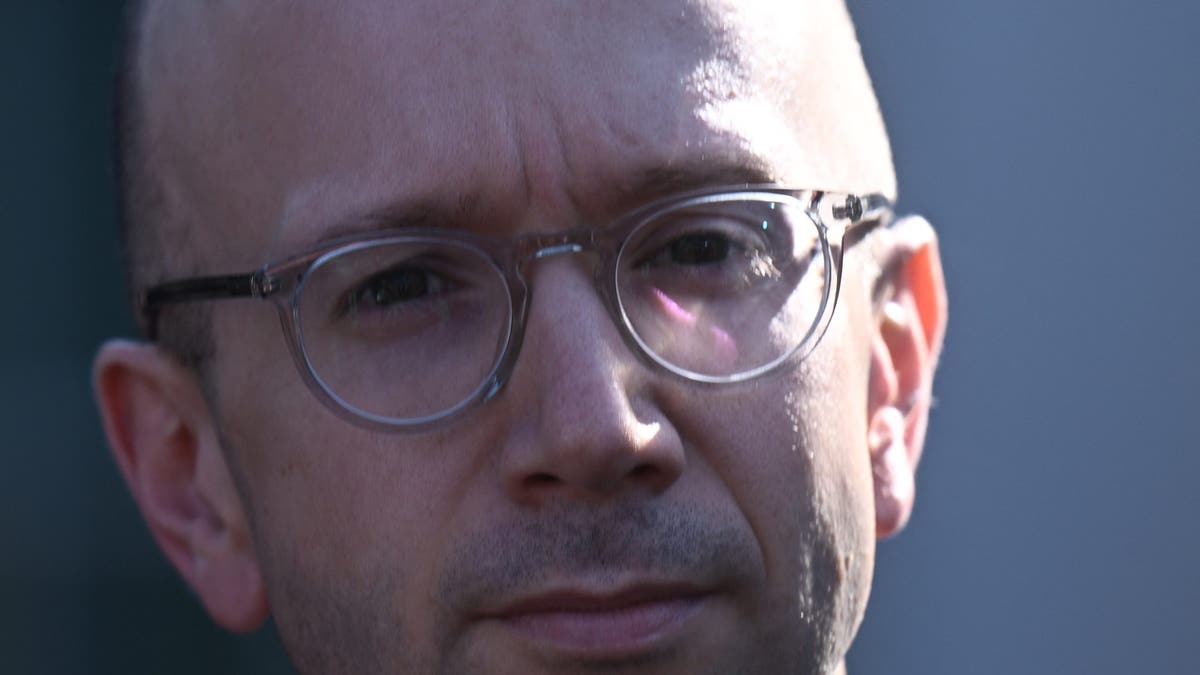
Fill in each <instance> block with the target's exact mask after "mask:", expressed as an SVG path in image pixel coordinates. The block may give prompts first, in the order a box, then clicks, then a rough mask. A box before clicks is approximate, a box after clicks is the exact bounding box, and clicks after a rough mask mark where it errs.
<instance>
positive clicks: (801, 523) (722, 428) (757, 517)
mask: <svg viewBox="0 0 1200 675" xmlns="http://www.w3.org/2000/svg"><path fill="white" fill-rule="evenodd" d="M829 351H830V350H827V351H826V355H825V358H824V359H821V358H812V359H810V360H808V361H806V362H805V363H804V364H802V366H801V367H800V368H798V369H797V370H796V371H794V372H792V373H789V374H786V375H783V376H776V377H772V378H768V379H766V380H763V381H760V382H759V383H757V384H755V385H754V386H752V387H747V388H745V389H742V390H739V391H730V392H727V393H726V392H722V391H720V390H715V389H711V390H705V391H704V392H703V393H702V394H698V395H697V398H690V399H689V400H688V401H687V403H686V406H687V408H688V409H689V410H691V414H690V415H688V414H687V413H686V412H685V410H684V408H683V406H682V405H681V406H680V408H678V409H677V410H676V412H675V415H674V416H673V417H674V419H675V420H680V421H682V422H681V423H682V424H683V425H684V426H685V427H686V426H687V425H688V424H691V425H692V426H691V428H690V429H687V428H685V429H682V430H681V433H683V434H684V435H685V436H686V437H688V438H689V439H690V442H691V444H692V445H693V446H695V447H696V455H697V460H698V461H703V462H707V463H709V464H711V465H712V473H713V474H714V475H715V476H716V477H717V479H718V480H720V481H722V482H723V484H724V485H723V486H722V487H723V488H724V489H725V490H726V491H727V493H728V494H730V495H731V496H732V499H733V500H734V501H735V502H736V503H737V506H738V508H739V509H740V510H741V512H742V513H743V514H744V516H745V518H746V520H747V522H748V523H749V524H750V527H751V529H752V530H753V532H754V535H755V537H756V539H757V541H758V543H759V546H760V548H761V550H762V556H763V559H764V561H765V566H766V584H767V587H766V588H765V593H766V597H765V599H764V600H765V602H766V603H767V605H768V606H769V608H770V609H769V610H768V611H767V614H768V615H769V616H773V617H776V619H777V620H778V621H777V623H778V624H779V625H785V626H791V627H792V631H793V638H792V639H793V640H794V639H795V637H794V635H795V634H800V635H803V636H807V640H806V641H805V642H806V644H807V645H809V646H811V648H812V649H813V650H814V651H815V653H813V654H812V658H813V659H815V662H831V660H832V661H836V660H837V659H840V658H841V654H842V653H844V651H845V649H846V648H848V646H849V642H850V638H851V637H852V636H853V633H854V631H855V630H856V628H857V625H858V622H859V620H860V618H861V616H862V612H863V609H864V607H865V602H866V597H867V591H868V588H869V585H870V574H871V567H872V564H873V555H874V510H873V490H872V483H871V472H870V464H869V462H868V454H867V450H866V443H865V438H866V425H865V421H864V418H865V414H864V412H863V411H865V409H866V401H865V379H864V378H865V374H864V373H861V372H860V371H861V370H862V369H861V367H859V366H856V365H854V364H855V362H854V361H853V360H851V359H848V358H843V357H842V356H841V355H839V354H836V353H833V354H830V353H829ZM814 356H816V355H814ZM699 396H703V399H701V398H699ZM696 411H704V414H703V415H701V414H697V412H696Z"/></svg>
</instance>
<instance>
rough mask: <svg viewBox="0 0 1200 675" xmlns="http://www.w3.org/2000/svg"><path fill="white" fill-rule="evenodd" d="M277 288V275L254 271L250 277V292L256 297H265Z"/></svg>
mask: <svg viewBox="0 0 1200 675" xmlns="http://www.w3.org/2000/svg"><path fill="white" fill-rule="evenodd" d="M278 290H279V277H271V276H267V274H266V272H262V271H259V272H255V273H254V276H252V277H250V294H251V295H253V296H254V297H256V298H265V297H267V296H268V295H270V294H272V293H274V292H275V291H278Z"/></svg>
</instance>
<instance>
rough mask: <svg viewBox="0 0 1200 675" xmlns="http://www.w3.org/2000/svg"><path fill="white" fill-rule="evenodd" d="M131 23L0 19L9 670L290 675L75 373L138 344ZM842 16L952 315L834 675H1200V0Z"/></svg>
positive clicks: (73, 11)
mask: <svg viewBox="0 0 1200 675" xmlns="http://www.w3.org/2000/svg"><path fill="white" fill-rule="evenodd" d="M120 4H121V3H120V2H117V1H116V0H110V1H108V2H100V1H92V2H82V1H72V2H68V1H66V0H44V1H42V2H38V3H34V2H8V3H4V6H3V10H2V12H3V13H2V15H0V16H2V17H3V21H2V22H0V26H2V28H0V30H2V31H3V39H2V40H0V49H2V50H3V60H2V61H0V63H2V64H3V69H4V71H3V73H4V78H3V82H4V88H5V91H6V92H7V94H6V95H5V97H4V100H5V104H4V105H3V107H2V109H0V115H2V116H3V117H2V118H0V129H2V130H3V133H4V136H5V142H4V146H5V153H4V157H3V160H2V161H0V167H2V169H0V170H2V171H3V181H0V217H3V222H4V225H5V230H4V237H3V239H0V242H3V244H2V245H3V249H2V250H3V252H4V254H5V255H4V257H3V265H2V266H0V269H2V270H3V272H2V274H3V277H2V280H3V282H4V286H3V287H4V288H5V289H6V290H7V292H8V295H7V299H6V300H5V302H4V306H6V307H7V308H8V310H6V311H4V312H3V316H4V330H3V331H0V368H2V372H3V380H2V381H3V383H4V385H5V386H4V389H3V391H0V427H2V428H3V430H4V431H5V434H6V437H7V439H8V440H7V442H6V443H5V448H4V452H5V455H6V461H4V462H3V465H2V468H0V500H2V501H0V547H2V548H0V672H3V673H17V674H22V673H51V674H60V673H62V674H72V673H170V674H183V675H187V674H191V673H197V674H198V673H205V674H211V673H230V674H238V673H246V674H249V673H260V674H267V673H286V672H288V669H287V666H286V664H285V662H284V660H283V658H282V656H281V655H280V653H279V651H278V645H277V643H276V641H275V638H274V636H273V635H272V633H271V632H270V630H265V631H263V632H262V633H260V634H259V635H256V636H253V637H250V638H235V637H230V636H226V635H224V634H222V633H221V632H220V631H218V630H217V629H215V628H213V627H211V626H210V624H209V623H208V620H207V618H205V616H204V615H203V613H202V611H201V610H200V609H199V607H198V605H197V604H196V603H195V602H194V601H193V600H192V599H191V597H190V595H189V593H188V592H187V590H186V589H185V588H184V586H183V584H182V582H180V581H178V580H177V578H176V576H175V574H174V573H173V571H171V570H170V569H169V568H168V566H167V564H166V562H165V561H164V559H163V557H162V556H161V555H160V554H159V553H158V552H157V550H156V549H155V548H154V546H153V545H152V543H151V541H150V537H149V535H148V534H147V532H146V530H145V528H144V526H143V525H142V523H141V519H140V517H139V515H138V514H137V512H136V510H135V509H134V507H133V504H132V501H131V499H130V498H129V497H128V496H127V494H126V491H125V488H124V486H123V485H122V484H121V482H120V479H119V476H118V475H117V472H116V470H115V468H114V467H113V465H112V463H111V462H110V460H109V457H108V454H107V449H106V447H105V444H104V442H103V439H102V436H101V432H100V428H99V423H98V420H97V417H96V414H95V412H94V410H93V405H92V401H91V392H90V389H89V381H88V380H89V368H90V360H91V356H92V353H93V351H94V350H95V348H96V346H97V345H98V344H99V342H100V341H101V340H102V339H103V338H105V337H106V336H111V335H120V334H126V335H127V334H130V333H131V330H132V329H131V325H132V324H131V320H130V315H129V311H128V309H127V308H126V306H125V304H124V296H123V293H124V291H123V287H122V282H121V279H120V274H119V271H118V254H117V248H116V241H115V235H114V232H115V225H114V207H113V195H112V185H111V172H110V169H109V163H110V155H109V142H110V134H109V125H110V121H109V84H110V76H111V72H112V69H113V55H114V44H113V43H114V40H115V36H116V28H117V24H118V14H119V9H120ZM850 7H851V10H852V12H853V13H854V15H855V18H856V21H857V23H858V27H859V32H860V37H861V39H862V42H863V44H864V49H865V52H866V57H867V63H868V66H869V68H870V69H871V71H872V73H873V75H874V77H875V81H876V86H877V88H878V92H879V96H880V99H881V102H882V106H883V109H884V113H885V116H886V117H887V120H888V124H889V128H890V130H891V134H892V139H893V143H894V149H895V153H896V159H897V165H898V171H899V176H900V186H901V203H900V207H901V209H902V210H905V211H919V212H922V213H925V214H927V215H928V216H929V217H930V218H931V220H933V222H934V224H935V225H937V226H938V227H939V229H940V232H941V236H942V251H943V258H944V261H945V264H946V268H947V275H948V278H949V284H950V300H951V327H950V332H949V337H948V340H947V343H946V351H945V355H944V360H943V366H942V370H941V374H940V377H939V381H938V386H937V387H936V394H937V398H938V404H937V408H936V410H935V411H934V417H933V421H932V427H931V431H930V438H929V443H928V447H927V450H926V454H925V458H924V461H923V464H922V467H921V474H920V476H919V480H918V504H917V511H916V514H915V516H914V518H913V521H912V523H911V525H910V526H909V528H908V530H907V531H905V532H904V533H902V534H901V535H900V536H899V537H897V538H895V539H893V540H890V541H887V542H885V543H883V544H882V545H881V547H880V551H879V565H878V570H877V574H876V584H875V590H874V593H873V595H872V599H871V606H870V608H869V610H868V612H867V619H866V622H865V624H864V625H863V628H862V631H861V633H860V635H859V639H858V641H857V642H856V644H855V647H854V649H853V650H852V652H851V657H850V672H851V675H870V674H873V673H888V674H892V675H906V674H907V675H925V674H931V673H932V674H940V673H945V674H949V673H963V672H967V673H977V674H990V673H995V674H997V675H998V674H1000V673H1005V674H1007V673H1056V674H1057V673H1087V674H1091V675H1108V674H1112V675H1116V674H1122V675H1124V674H1128V673H1195V672H1198V668H1200V667H1198V666H1197V665H1196V663H1197V657H1196V651H1195V645H1196V640H1197V637H1198V634H1200V631H1198V625H1200V621H1198V620H1197V618H1196V612H1195V610H1196V608H1197V607H1200V543H1198V539H1200V536H1198V535H1200V527H1198V526H1197V524H1196V521H1197V519H1198V518H1200V490H1197V488H1196V484H1197V477H1198V476H1200V444H1198V443H1197V441H1196V437H1197V431H1200V410H1198V408H1200V357H1198V356H1197V353H1196V352H1197V348H1198V346H1200V340H1198V339H1197V333H1198V332H1200V331H1198V329H1200V291H1198V290H1197V285H1196V282H1195V278H1196V274H1197V272H1196V266H1195V264H1194V260H1195V259H1196V257H1197V254H1198V252H1200V251H1198V249H1200V217H1198V216H1197V207H1196V205H1195V204H1194V203H1193V202H1194V199H1195V197H1194V196H1195V194H1196V192H1197V191H1198V190H1200V131H1198V128H1200V40H1197V38H1196V30H1197V27H1198V26H1200V3H1196V2H1193V1H1192V0H1173V1H1166V2H1151V1H1145V0H1143V1H1135V0H1124V1H1118V0H1096V1H1093V2H1088V3H1083V2H1079V1H1078V0H1073V1H1071V2H1067V1H1066V0H1041V1H1034V0H1011V1H1009V2H987V3H983V2H962V1H961V0H904V1H900V0H850ZM1193 415H1195V416H1196V417H1193Z"/></svg>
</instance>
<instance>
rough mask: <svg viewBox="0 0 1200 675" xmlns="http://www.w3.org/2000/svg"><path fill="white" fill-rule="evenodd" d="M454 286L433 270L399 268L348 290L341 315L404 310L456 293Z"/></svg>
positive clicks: (410, 266) (399, 266) (412, 267)
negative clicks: (406, 307) (408, 306)
mask: <svg viewBox="0 0 1200 675" xmlns="http://www.w3.org/2000/svg"><path fill="white" fill-rule="evenodd" d="M453 287H454V285H453V283H452V282H450V281H449V280H448V279H447V278H446V277H444V276H442V275H439V274H437V273H435V272H433V271H431V270H429V269H425V268H422V267H416V266H413V265H398V266H396V267H392V268H389V269H386V270H384V271H382V272H379V273H377V274H374V275H372V276H371V277H369V278H367V279H366V280H364V281H363V282H361V283H360V284H358V285H357V286H355V287H353V288H351V289H350V290H349V291H347V293H346V295H345V297H344V299H343V303H342V307H341V308H340V309H341V311H340V312H339V314H341V315H354V314H360V313H362V312H370V311H383V310H391V311H395V310H400V309H403V308H404V306H405V305H412V304H414V303H419V302H421V301H424V300H428V299H431V298H435V297H437V296H440V295H443V294H445V293H447V292H449V291H451V290H453Z"/></svg>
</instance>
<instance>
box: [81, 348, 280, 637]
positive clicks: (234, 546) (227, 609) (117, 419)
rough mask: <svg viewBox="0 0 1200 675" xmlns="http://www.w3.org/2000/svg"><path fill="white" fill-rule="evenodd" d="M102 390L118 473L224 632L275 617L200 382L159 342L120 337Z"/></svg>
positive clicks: (99, 377)
mask: <svg viewBox="0 0 1200 675" xmlns="http://www.w3.org/2000/svg"><path fill="white" fill-rule="evenodd" d="M92 383H93V386H94V388H95V393H96V399H97V402H98V404H99V406H100V413H101V416H102V418H103V423H104V431H105V434H106V435H107V436H108V442H109V445H110V446H111V448H112V452H113V456H114V457H115V458H116V461H117V467H118V468H119V469H120V471H121V475H122V476H124V478H125V482H126V483H127V484H128V485H129V489H130V491H132V493H133V498H134V501H136V502H137V505H138V507H139V508H140V509H141V511H142V515H143V517H144V518H145V519H146V523H147V524H148V525H149V527H150V532H151V534H152V535H153V536H154V539H155V541H157V542H158V545H159V547H160V548H161V549H162V550H163V552H164V553H165V554H166V556H167V558H168V559H169V560H170V561H171V563H172V564H173V565H174V566H175V568H176V569H177V570H179V573H180V574H181V575H183V578H184V580H186V581H187V583H188V585H190V586H191V587H192V589H193V590H194V591H195V592H196V593H197V595H199V597H200V600H201V602H202V603H203V604H204V606H205V609H207V610H208V613H209V614H210V615H211V616H212V618H213V620H214V621H215V622H216V623H217V624H219V625H220V626H222V627H224V628H226V629H228V630H232V631H236V632H249V631H252V630H254V629H256V628H258V626H259V625H261V624H262V623H263V621H265V620H266V618H267V615H268V613H269V608H268V604H267V597H266V591H265V589H264V586H263V581H262V576H261V574H260V571H259V566H258V560H257V557H256V555H255V552H254V546H253V543H252V539H251V537H250V531H249V527H248V526H247V520H246V517H245V514H244V510H243V508H242V504H241V500H240V499H239V498H238V494H237V491H236V490H235V489H234V486H233V481H232V479H231V476H230V473H229V467H228V466H227V464H226V461H225V456H224V454H223V453H222V451H221V447H220V442H219V436H218V434H217V431H216V427H215V425H214V423H213V417H212V415H211V414H210V411H209V408H208V403H207V401H206V400H205V398H204V396H203V394H202V393H201V389H200V386H199V383H198V381H197V378H196V375H195V374H194V373H193V372H192V371H191V370H190V369H188V368H186V367H184V366H182V365H180V364H179V363H178V362H176V361H175V360H174V359H172V358H171V357H170V356H168V355H166V354H164V353H163V352H162V351H161V350H159V349H158V348H157V347H155V346H154V345H149V344H142V343H135V342H130V341H124V340H113V341H110V342H108V343H106V344H105V345H103V346H102V347H101V348H100V351H99V352H98V353H97V355H96V361H95V364H94V366H93V370H92Z"/></svg>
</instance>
